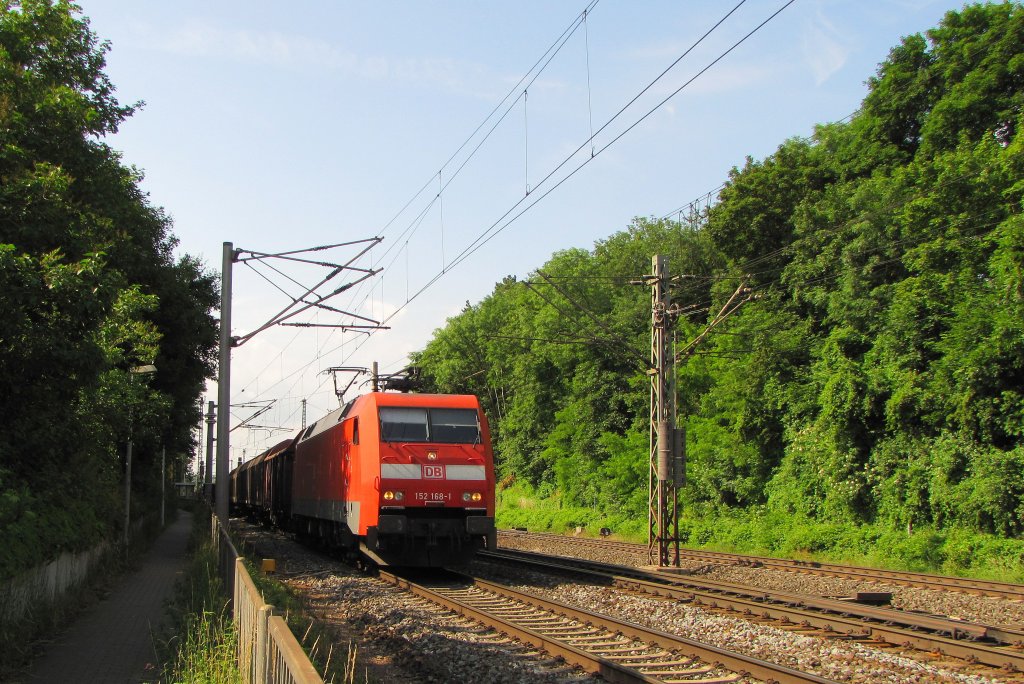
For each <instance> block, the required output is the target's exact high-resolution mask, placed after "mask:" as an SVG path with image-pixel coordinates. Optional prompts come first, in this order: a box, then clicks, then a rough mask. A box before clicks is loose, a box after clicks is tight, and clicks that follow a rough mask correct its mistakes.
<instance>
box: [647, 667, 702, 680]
mask: <svg viewBox="0 0 1024 684" xmlns="http://www.w3.org/2000/svg"><path fill="white" fill-rule="evenodd" d="M651 667H662V664H661V663H654V664H653V665H651ZM714 669H715V668H714V667H712V666H711V665H703V666H701V667H693V668H690V669H688V670H677V669H675V668H673V669H671V670H669V669H664V670H647V669H644V666H643V665H641V666H639V667H637V670H638V671H639V672H640V674H644V675H647V676H649V677H693V676H696V675H702V674H707V673H708V672H711V671H712V670H714ZM702 681H703V680H702Z"/></svg>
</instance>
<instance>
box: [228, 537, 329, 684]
mask: <svg viewBox="0 0 1024 684" xmlns="http://www.w3.org/2000/svg"><path fill="white" fill-rule="evenodd" d="M211 524H212V526H213V534H214V539H215V540H216V541H217V557H218V562H219V569H220V576H221V577H222V578H223V579H224V583H225V585H226V588H227V592H228V596H231V597H232V599H231V605H232V615H233V616H234V620H235V625H236V626H237V628H238V667H239V670H241V672H242V678H243V680H244V681H246V682H251V684H323V681H324V680H323V679H322V678H321V677H320V675H319V674H318V673H317V671H316V669H315V668H314V667H313V664H312V663H311V662H309V658H308V657H307V656H306V652H305V651H303V650H302V646H300V645H299V642H298V640H297V639H296V638H295V635H294V634H292V632H291V630H290V629H288V623H287V622H285V620H284V618H283V617H281V616H280V615H275V614H274V607H273V606H271V605H269V604H267V603H266V602H265V601H264V600H263V597H262V596H261V595H260V592H259V589H257V588H256V584H255V583H254V582H253V581H252V577H251V576H250V575H249V571H248V570H247V569H246V567H245V563H244V561H243V559H242V558H241V556H240V554H239V553H238V551H237V550H236V549H235V546H234V544H232V543H231V539H230V538H229V537H228V535H227V533H226V532H225V531H224V529H223V528H221V526H220V523H219V522H218V520H217V518H216V517H213V518H212V523H211Z"/></svg>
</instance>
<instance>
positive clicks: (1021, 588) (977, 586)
mask: <svg viewBox="0 0 1024 684" xmlns="http://www.w3.org/2000/svg"><path fill="white" fill-rule="evenodd" d="M503 538H506V539H519V540H531V539H535V540H538V541H543V542H547V543H550V542H551V541H552V539H554V540H557V542H558V543H559V544H564V545H567V546H577V547H590V548H603V549H609V550H616V551H623V552H626V553H635V554H636V555H637V556H638V557H644V556H646V555H647V546H646V545H644V544H636V543H632V542H622V541H615V540H609V539H592V538H580V537H569V536H565V535H558V534H549V533H540V532H523V531H519V530H501V531H500V532H499V534H498V540H499V546H500V544H501V539H503ZM679 555H680V559H681V560H686V561H692V562H698V563H700V562H703V563H708V564H713V565H740V566H745V567H763V568H769V569H773V570H783V571H787V572H801V573H808V574H816V575H824V576H828V577H840V578H844V579H853V580H863V581H870V582H885V583H888V584H895V585H899V586H905V587H916V588H921V589H934V590H937V591H956V592H961V593H967V594H973V595H976V596H989V597H993V598H1000V599H1008V600H1013V601H1024V585H1021V584H1013V583H1010V582H994V581H989V580H976V579H970V578H965V577H948V576H945V575H930V574H927V573H920V572H902V571H897V570H881V569H876V568H864V567H857V566H850V565H839V564H836V563H823V562H818V561H801V560H788V559H784V558H771V557H769V556H744V555H741V554H735V553H724V552H719V551H702V550H695V549H680V550H679Z"/></svg>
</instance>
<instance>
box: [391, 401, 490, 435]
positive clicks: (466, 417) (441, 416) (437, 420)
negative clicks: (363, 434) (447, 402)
mask: <svg viewBox="0 0 1024 684" xmlns="http://www.w3.org/2000/svg"><path fill="white" fill-rule="evenodd" d="M380 435H381V440H383V441H385V442H436V443H441V444H477V443H479V442H480V421H479V419H478V417H477V412H476V411H475V410H474V409H448V408H432V409H425V408H411V407H405V406H402V407H398V406H382V407H380Z"/></svg>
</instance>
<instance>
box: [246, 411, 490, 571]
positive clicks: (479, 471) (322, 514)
mask: <svg viewBox="0 0 1024 684" xmlns="http://www.w3.org/2000/svg"><path fill="white" fill-rule="evenodd" d="M231 502H232V505H233V506H234V507H235V510H236V511H238V512H240V513H246V514H249V515H254V516H258V517H262V518H264V519H266V520H269V521H271V522H274V523H275V524H278V525H280V526H282V527H284V528H285V529H290V530H292V531H294V532H296V533H297V534H298V535H299V536H301V537H307V538H311V539H315V540H317V541H320V542H323V543H325V544H326V545H328V546H331V547H336V548H340V549H344V550H346V551H349V552H352V553H355V552H357V551H362V552H363V553H365V554H367V555H368V556H370V557H371V558H373V559H374V560H376V561H377V562H379V563H382V564H387V565H406V566H440V565H453V564H460V563H464V562H467V561H468V560H469V559H470V558H472V556H473V554H474V553H475V551H476V550H477V549H480V548H484V547H485V546H486V548H494V547H495V540H496V532H495V527H494V459H493V455H492V453H491V440H490V431H489V429H488V426H487V419H486V417H485V416H484V414H483V411H481V409H480V403H479V401H478V400H477V398H476V397H474V396H468V395H439V394H391V393H383V392H371V393H369V394H364V395H362V396H360V397H358V398H356V399H354V400H352V401H350V402H349V403H348V404H346V405H345V406H344V407H342V408H340V409H338V410H336V411H333V412H331V413H329V414H327V415H326V416H324V417H323V418H321V419H320V420H318V421H316V422H315V423H313V424H312V425H310V426H308V427H307V428H306V429H304V430H302V431H301V432H300V433H299V434H298V435H296V436H295V437H294V438H293V439H291V440H288V441H286V442H281V443H280V444H277V445H276V446H274V447H271V448H270V449H268V450H267V451H265V452H263V453H262V454H260V455H259V456H257V457H256V458H254V459H253V460H251V461H249V462H247V463H244V464H242V465H241V466H239V467H238V468H236V469H235V470H234V471H232V473H231Z"/></svg>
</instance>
